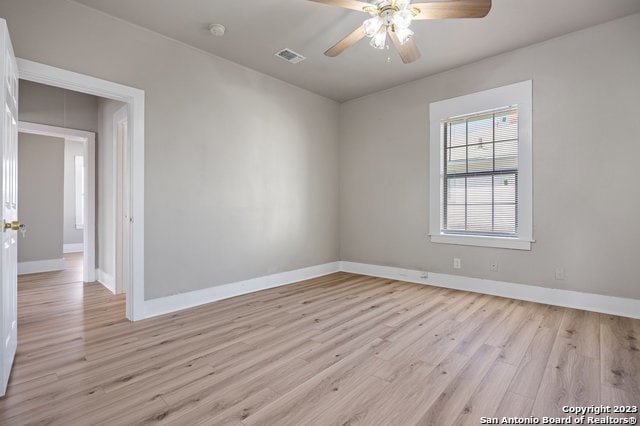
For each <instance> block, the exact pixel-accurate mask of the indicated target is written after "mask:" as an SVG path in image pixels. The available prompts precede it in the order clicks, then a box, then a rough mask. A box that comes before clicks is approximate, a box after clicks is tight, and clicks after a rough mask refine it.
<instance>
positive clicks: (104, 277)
mask: <svg viewBox="0 0 640 426" xmlns="http://www.w3.org/2000/svg"><path fill="white" fill-rule="evenodd" d="M96 281H98V282H99V283H100V284H102V285H103V286H105V287H106V288H107V290H109V291H110V292H111V293H113V294H116V279H115V278H114V276H113V275H110V274H107V273H106V272H104V271H103V270H101V269H96Z"/></svg>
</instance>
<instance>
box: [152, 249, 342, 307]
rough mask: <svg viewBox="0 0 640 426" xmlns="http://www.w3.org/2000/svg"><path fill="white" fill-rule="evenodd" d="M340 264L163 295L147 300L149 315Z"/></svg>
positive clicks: (290, 280)
mask: <svg viewBox="0 0 640 426" xmlns="http://www.w3.org/2000/svg"><path fill="white" fill-rule="evenodd" d="M339 266H340V265H339V262H331V263H325V264H322V265H316V266H310V267H308V268H302V269H296V270H293V271H287V272H281V273H278V274H273V275H267V276H264V277H258V278H252V279H249V280H245V281H238V282H235V283H230V284H224V285H219V286H215V287H210V288H205V289H202V290H196V291H190V292H188V293H180V294H176V295H173V296H167V297H161V298H159V299H151V300H145V302H144V305H145V318H151V317H155V316H158V315H163V314H168V313H171V312H175V311H179V310H182V309H187V308H192V307H194V306H199V305H204V304H206V303H210V302H215V301H217V300H222V299H228V298H230V297H235V296H240V295H242V294H247V293H253V292H256V291H260V290H266V289H268V288H273V287H280V286H283V285H286V284H291V283H295V282H298V281H303V280H308V279H311V278H316V277H321V276H323V275H328V274H332V273H334V272H339Z"/></svg>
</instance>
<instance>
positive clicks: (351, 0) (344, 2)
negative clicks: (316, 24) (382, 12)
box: [309, 0, 375, 12]
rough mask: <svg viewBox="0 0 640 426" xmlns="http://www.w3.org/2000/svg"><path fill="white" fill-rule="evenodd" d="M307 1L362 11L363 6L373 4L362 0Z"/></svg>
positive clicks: (366, 6)
mask: <svg viewBox="0 0 640 426" xmlns="http://www.w3.org/2000/svg"><path fill="white" fill-rule="evenodd" d="M309 1H315V2H316V3H324V4H328V5H329V6H338V7H342V8H345V9H351V10H357V11H360V12H364V11H365V10H364V9H365V8H370V7H372V6H373V5H372V4H370V3H365V2H363V1H358V0H309ZM373 8H374V9H375V6H373Z"/></svg>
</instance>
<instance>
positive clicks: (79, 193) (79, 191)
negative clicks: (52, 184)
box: [75, 155, 84, 229]
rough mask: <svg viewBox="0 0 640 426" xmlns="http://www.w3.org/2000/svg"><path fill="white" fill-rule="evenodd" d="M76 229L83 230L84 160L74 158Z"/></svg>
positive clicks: (78, 156) (79, 156)
mask: <svg viewBox="0 0 640 426" xmlns="http://www.w3.org/2000/svg"><path fill="white" fill-rule="evenodd" d="M75 198H76V229H83V228H84V158H83V157H82V156H81V155H76V156H75Z"/></svg>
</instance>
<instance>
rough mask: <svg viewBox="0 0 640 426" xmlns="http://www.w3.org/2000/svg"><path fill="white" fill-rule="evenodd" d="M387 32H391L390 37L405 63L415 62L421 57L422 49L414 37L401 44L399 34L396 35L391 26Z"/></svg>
mask: <svg viewBox="0 0 640 426" xmlns="http://www.w3.org/2000/svg"><path fill="white" fill-rule="evenodd" d="M387 32H388V33H389V38H390V39H391V41H392V42H393V45H394V46H395V47H396V50H397V51H398V54H399V55H400V58H402V62H404V63H405V64H410V63H411V62H414V61H416V60H417V59H418V58H420V51H419V50H418V46H416V44H415V42H414V41H413V38H410V39H409V40H407V41H406V42H405V43H404V44H400V40H399V39H398V36H397V35H396V33H395V31H393V30H392V29H391V27H389V29H388V30H387Z"/></svg>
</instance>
